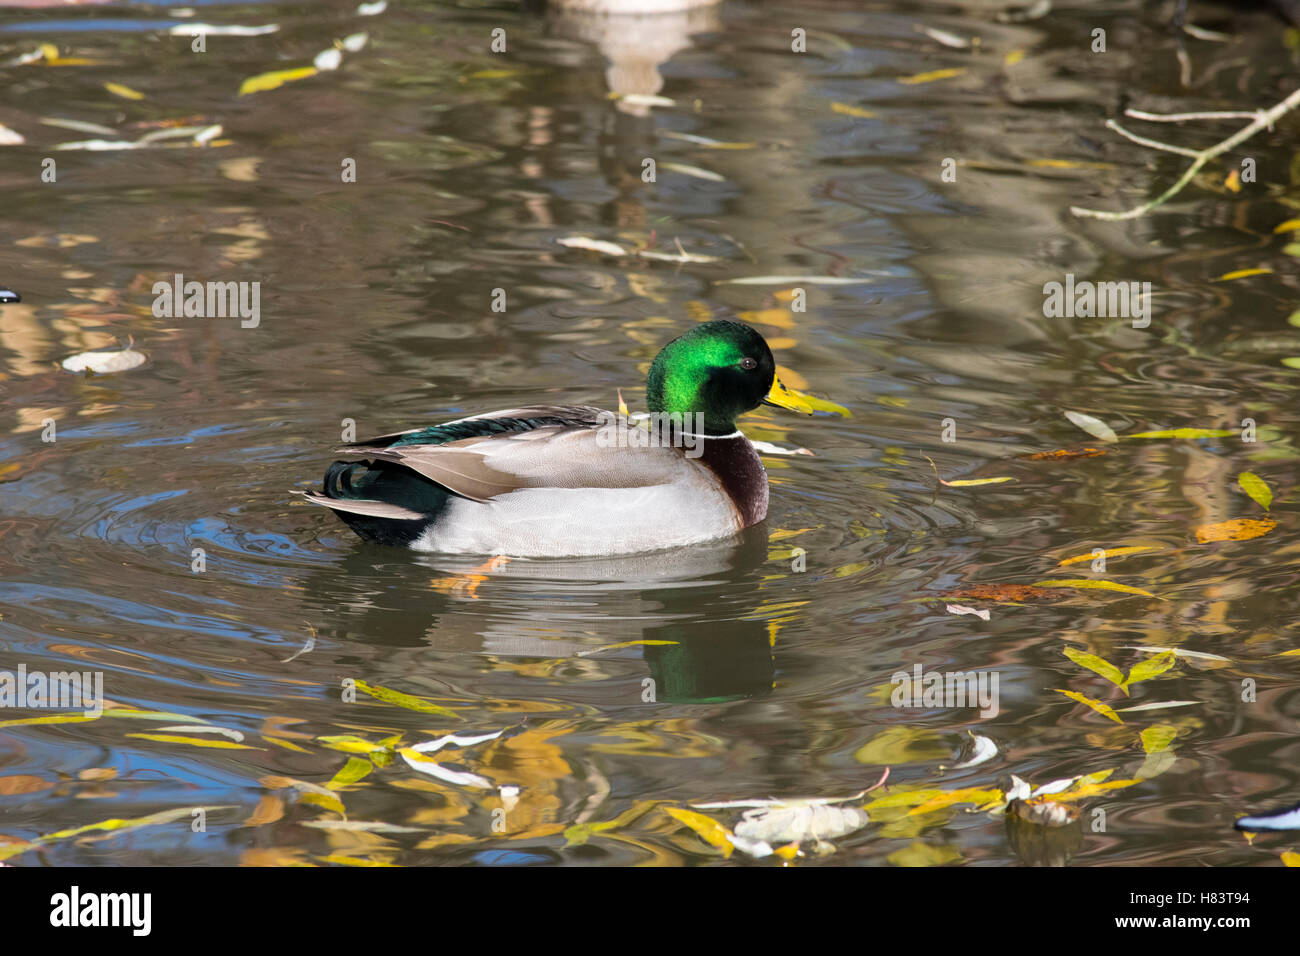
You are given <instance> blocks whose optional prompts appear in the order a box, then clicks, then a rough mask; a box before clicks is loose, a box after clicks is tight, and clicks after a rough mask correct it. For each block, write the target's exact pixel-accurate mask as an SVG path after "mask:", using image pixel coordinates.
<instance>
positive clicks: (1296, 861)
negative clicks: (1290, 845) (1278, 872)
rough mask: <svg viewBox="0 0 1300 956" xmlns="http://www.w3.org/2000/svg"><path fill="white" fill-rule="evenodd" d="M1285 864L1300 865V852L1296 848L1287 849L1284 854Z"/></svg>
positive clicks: (1283, 862) (1283, 863)
mask: <svg viewBox="0 0 1300 956" xmlns="http://www.w3.org/2000/svg"><path fill="white" fill-rule="evenodd" d="M1282 865H1283V866H1300V853H1297V852H1296V851H1295V850H1287V851H1286V852H1285V853H1283V854H1282Z"/></svg>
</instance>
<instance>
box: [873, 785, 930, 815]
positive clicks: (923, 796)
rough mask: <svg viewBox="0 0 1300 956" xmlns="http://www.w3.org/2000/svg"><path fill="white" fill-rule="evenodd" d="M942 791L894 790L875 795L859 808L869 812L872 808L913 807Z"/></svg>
mask: <svg viewBox="0 0 1300 956" xmlns="http://www.w3.org/2000/svg"><path fill="white" fill-rule="evenodd" d="M943 792H944V791H942V790H935V789H923V790H895V791H894V792H893V793H887V794H885V795H884V796H883V797H876V799H874V800H872V801H871V802H870V803H865V804H863V805H862V806H861V807H860V808H859V809H862V810H865V811H867V813H870V812H871V811H873V810H889V809H892V808H895V807H915V806H919V805H920V804H922V803H925V802H926V801H928V800H933V799H934V798H935V797H938V796H942V795H943Z"/></svg>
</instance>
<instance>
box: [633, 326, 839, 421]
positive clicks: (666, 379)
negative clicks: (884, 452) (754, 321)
mask: <svg viewBox="0 0 1300 956" xmlns="http://www.w3.org/2000/svg"><path fill="white" fill-rule="evenodd" d="M764 403H766V404H769V405H778V406H780V407H782V408H790V409H794V410H795V411H801V412H807V413H809V414H811V413H812V411H813V408H814V407H813V406H812V405H811V404H809V403H808V401H807V400H806V399H805V397H804V396H802V395H800V394H799V393H798V392H796V391H794V390H793V389H790V388H787V387H786V386H784V385H782V384H781V382H780V380H779V379H778V378H777V377H776V362H775V361H774V360H773V358H772V350H771V349H770V348H768V347H767V343H766V342H764V341H763V336H761V335H759V334H758V333H757V332H755V331H754V330H753V329H751V328H750V327H749V326H748V325H744V324H742V323H740V322H727V321H716V322H704V323H702V324H701V325H697V326H696V327H695V328H693V329H691V330H690V331H689V332H687V333H686V334H685V335H681V336H678V337H677V338H675V339H673V340H672V341H671V342H669V343H668V344H667V345H665V346H664V347H663V348H662V349H661V350H660V352H659V354H658V355H656V356H655V360H654V363H653V364H652V365H651V366H650V374H649V375H647V376H646V405H647V407H649V409H650V411H652V412H669V413H677V414H682V415H686V414H692V413H695V412H700V413H702V414H703V415H704V431H705V434H708V435H726V434H729V433H731V432H734V431H735V430H736V419H737V417H739V416H740V415H743V414H744V413H745V412H750V411H753V410H754V409H756V408H758V406H759V405H762V404H764Z"/></svg>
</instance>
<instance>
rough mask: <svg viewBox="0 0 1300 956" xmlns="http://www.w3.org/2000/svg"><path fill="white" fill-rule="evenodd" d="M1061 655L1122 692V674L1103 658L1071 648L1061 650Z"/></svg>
mask: <svg viewBox="0 0 1300 956" xmlns="http://www.w3.org/2000/svg"><path fill="white" fill-rule="evenodd" d="M1063 653H1064V654H1065V656H1066V657H1068V658H1069V659H1070V660H1072V661H1074V662H1075V663H1076V664H1078V665H1079V666H1080V667H1086V668H1087V669H1088V670H1090V671H1092V672H1093V673H1094V674H1100V675H1101V676H1102V677H1104V678H1106V680H1108V681H1110V682H1111V683H1112V684H1114V685H1115V686H1116V687H1118V688H1119V689H1120V690H1124V672H1123V671H1122V670H1120V669H1119V668H1118V667H1116V666H1115V665H1114V664H1112V663H1111V662H1110V661H1108V660H1106V659H1105V658H1104V657H1098V656H1097V655H1096V654H1089V653H1087V652H1086V651H1080V650H1076V649H1075V648H1073V647H1066V648H1063ZM1124 693H1126V694H1127V693H1128V691H1126V690H1125V691H1124Z"/></svg>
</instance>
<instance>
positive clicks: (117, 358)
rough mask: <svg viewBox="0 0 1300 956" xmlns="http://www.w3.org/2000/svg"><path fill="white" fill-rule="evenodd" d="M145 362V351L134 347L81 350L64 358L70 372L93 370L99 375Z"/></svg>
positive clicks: (121, 370)
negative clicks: (92, 350)
mask: <svg viewBox="0 0 1300 956" xmlns="http://www.w3.org/2000/svg"><path fill="white" fill-rule="evenodd" d="M143 364H144V353H143V352H137V351H135V350H134V349H118V350H115V351H108V352H79V353H77V354H76V355H69V356H68V357H67V358H65V359H64V360H63V367H64V368H65V369H67V370H68V371H69V372H85V371H91V372H95V373H97V374H99V375H107V374H109V373H110V372H125V371H126V370H127V369H130V368H135V367H136V366H138V365H143Z"/></svg>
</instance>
